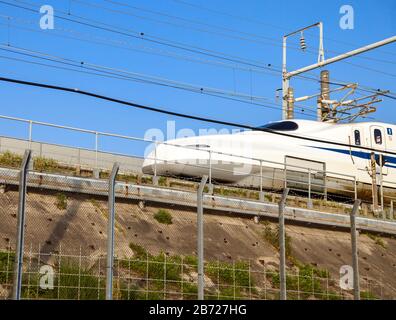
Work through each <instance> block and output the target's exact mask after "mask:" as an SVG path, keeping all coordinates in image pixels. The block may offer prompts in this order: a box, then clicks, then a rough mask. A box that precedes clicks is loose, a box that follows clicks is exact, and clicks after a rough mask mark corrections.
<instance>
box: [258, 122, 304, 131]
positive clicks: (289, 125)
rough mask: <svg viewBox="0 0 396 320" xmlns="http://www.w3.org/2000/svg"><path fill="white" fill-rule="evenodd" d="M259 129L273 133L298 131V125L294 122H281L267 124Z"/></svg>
mask: <svg viewBox="0 0 396 320" xmlns="http://www.w3.org/2000/svg"><path fill="white" fill-rule="evenodd" d="M259 128H260V129H270V130H275V131H295V130H297V129H298V124H297V123H295V122H294V121H282V122H274V123H270V124H267V125H265V126H261V127H259Z"/></svg>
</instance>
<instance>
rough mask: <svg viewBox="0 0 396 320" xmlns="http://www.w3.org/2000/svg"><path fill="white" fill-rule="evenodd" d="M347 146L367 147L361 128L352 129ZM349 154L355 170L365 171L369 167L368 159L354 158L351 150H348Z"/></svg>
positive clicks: (354, 155)
mask: <svg viewBox="0 0 396 320" xmlns="http://www.w3.org/2000/svg"><path fill="white" fill-rule="evenodd" d="M349 144H350V145H351V146H357V147H360V146H365V145H367V142H366V140H365V136H364V130H363V129H362V128H361V127H352V132H351V136H350V139H349ZM350 153H351V159H352V162H353V164H354V165H355V166H356V168H357V169H358V170H364V171H367V169H368V166H369V163H368V162H367V160H368V158H366V157H359V156H356V154H354V152H352V148H350Z"/></svg>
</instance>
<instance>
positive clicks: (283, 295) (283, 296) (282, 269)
mask: <svg viewBox="0 0 396 320" xmlns="http://www.w3.org/2000/svg"><path fill="white" fill-rule="evenodd" d="M288 194H289V189H288V188H285V190H283V194H282V199H281V201H280V202H279V256H280V257H279V258H280V262H279V278H280V300H286V299H287V295H286V248H285V216H284V210H285V205H286V198H287V196H288Z"/></svg>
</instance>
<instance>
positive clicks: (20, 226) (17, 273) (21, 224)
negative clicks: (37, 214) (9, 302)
mask: <svg viewBox="0 0 396 320" xmlns="http://www.w3.org/2000/svg"><path fill="white" fill-rule="evenodd" d="M31 154H32V151H31V150H26V151H25V154H24V156H23V160H22V165H21V171H20V174H19V200H18V218H17V243H16V254H15V265H14V286H13V289H12V290H13V291H12V296H13V299H14V300H20V299H21V291H22V265H23V247H24V236H25V205H26V177H27V171H28V166H29V162H30V158H31Z"/></svg>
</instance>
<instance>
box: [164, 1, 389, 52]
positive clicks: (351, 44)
mask: <svg viewBox="0 0 396 320" xmlns="http://www.w3.org/2000/svg"><path fill="white" fill-rule="evenodd" d="M172 1H173V2H175V3H179V4H182V5H184V6H189V7H193V8H196V9H199V10H202V11H207V12H211V13H214V14H217V15H221V16H226V17H230V18H233V19H237V20H240V21H247V22H249V23H254V24H258V25H263V26H267V27H270V28H274V29H279V30H283V31H290V30H289V28H286V27H284V26H278V25H274V24H269V23H268V22H265V21H262V20H259V19H255V18H251V17H244V16H241V15H236V14H230V13H227V12H224V11H220V10H218V9H213V8H208V7H206V6H202V5H200V4H196V3H191V2H188V1H185V0H172ZM310 32H312V31H311V30H307V31H306V32H305V34H307V35H309V36H312V35H311V34H310ZM323 39H325V40H328V41H332V42H335V43H339V44H343V45H347V46H357V45H356V44H353V43H350V42H346V41H341V40H338V39H337V40H336V39H333V38H329V37H323ZM378 51H379V52H382V53H386V54H389V55H391V56H392V57H394V55H395V53H394V52H388V51H384V50H378Z"/></svg>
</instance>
